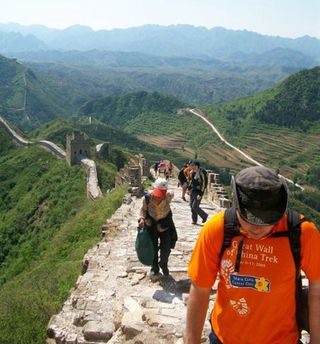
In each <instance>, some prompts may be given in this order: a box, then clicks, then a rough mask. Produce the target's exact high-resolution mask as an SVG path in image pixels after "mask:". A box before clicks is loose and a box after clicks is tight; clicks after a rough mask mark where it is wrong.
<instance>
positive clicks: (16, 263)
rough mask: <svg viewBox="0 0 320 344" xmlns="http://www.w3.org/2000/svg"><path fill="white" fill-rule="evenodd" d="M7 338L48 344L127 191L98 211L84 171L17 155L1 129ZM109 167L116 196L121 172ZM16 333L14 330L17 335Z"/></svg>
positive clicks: (2, 297) (3, 330)
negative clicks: (53, 323)
mask: <svg viewBox="0 0 320 344" xmlns="http://www.w3.org/2000/svg"><path fill="white" fill-rule="evenodd" d="M0 143H1V145H0V219H1V221H0V276H1V277H0V338H1V343H3V344H12V343H24V344H30V343H43V342H44V341H45V337H46V331H45V329H46V325H47V323H48V321H49V318H50V316H51V315H52V314H54V313H56V312H57V311H58V310H59V309H60V308H61V306H62V303H63V302H64V300H65V298H66V296H67V293H68V291H69V289H70V288H71V286H73V285H74V283H75V281H76V279H77V277H78V275H79V273H80V269H81V260H82V257H83V255H84V254H85V252H86V251H87V250H88V249H89V248H90V247H92V245H93V244H94V243H95V242H96V241H97V240H98V239H99V236H100V233H99V228H100V227H101V225H102V224H103V223H104V222H105V220H106V218H108V217H110V216H111V215H112V213H113V212H114V211H115V209H117V208H118V207H119V205H120V204H121V202H122V197H123V195H124V193H125V190H124V189H119V190H114V191H113V192H112V193H109V194H108V195H107V196H105V197H103V198H102V199H100V200H98V201H96V202H95V203H92V202H90V201H88V200H87V199H86V191H85V188H86V176H85V172H84V170H83V169H82V168H81V167H80V166H73V167H69V166H68V165H67V163H66V161H63V160H58V159H57V158H56V157H55V156H53V155H52V154H50V153H48V152H46V151H44V150H43V149H40V148H36V147H17V146H16V145H15V144H14V143H13V141H12V139H11V138H10V137H9V136H8V134H7V133H6V131H5V130H4V129H3V128H2V127H0ZM100 164H101V165H102V166H103V169H104V173H105V174H107V175H108V178H107V179H106V178H105V179H104V182H105V183H109V185H105V189H111V188H112V187H113V183H114V177H115V173H116V168H114V167H112V165H111V163H110V162H109V163H108V164H105V163H103V162H100ZM13 329H14V330H13Z"/></svg>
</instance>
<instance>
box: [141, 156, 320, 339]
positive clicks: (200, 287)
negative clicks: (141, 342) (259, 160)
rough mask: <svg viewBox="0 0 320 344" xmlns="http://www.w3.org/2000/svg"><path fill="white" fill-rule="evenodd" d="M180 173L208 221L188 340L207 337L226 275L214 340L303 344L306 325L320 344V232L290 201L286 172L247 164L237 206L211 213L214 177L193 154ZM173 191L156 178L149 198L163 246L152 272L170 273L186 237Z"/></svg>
mask: <svg viewBox="0 0 320 344" xmlns="http://www.w3.org/2000/svg"><path fill="white" fill-rule="evenodd" d="M181 171H182V173H183V174H181V175H180V173H181ZM178 179H179V185H180V186H181V187H182V198H183V199H184V200H186V198H185V197H186V194H188V195H189V197H190V207H191V217H192V223H193V224H196V223H197V220H198V217H200V218H201V219H202V223H204V226H203V227H202V229H201V232H200V234H199V236H198V239H197V241H196V243H195V247H194V250H193V253H192V255H191V257H190V261H189V263H188V275H189V277H190V279H191V288H190V295H189V299H188V305H187V316H186V329H185V333H184V343H186V344H199V343H200V342H201V336H202V330H203V326H204V321H205V319H206V315H207V310H208V305H209V300H210V295H211V294H212V287H213V285H214V283H215V281H216V280H218V289H217V295H216V299H215V302H214V308H213V311H212V312H211V315H210V323H211V330H212V331H211V333H210V336H209V342H210V343H211V344H221V343H223V344H245V343H246V344H247V343H248V344H251V343H252V344H253V343H255V344H257V343H258V344H296V343H302V342H301V339H300V333H301V330H302V329H306V330H308V332H309V333H310V343H311V344H320V233H319V231H318V229H317V227H316V225H315V224H314V223H313V222H311V221H309V220H308V219H306V218H305V217H304V216H303V215H300V214H298V213H296V212H294V211H293V210H291V209H289V208H288V200H289V193H288V187H287V184H286V181H285V180H284V179H283V177H281V176H280V175H279V174H278V173H277V172H276V171H274V170H273V169H270V168H266V167H262V166H254V167H249V168H246V169H244V170H242V171H240V172H239V173H237V174H236V175H235V176H233V177H232V181H231V186H232V197H233V207H232V208H228V209H226V210H225V211H221V212H220V213H218V214H216V215H214V216H213V217H212V218H211V219H210V220H209V221H207V219H208V214H207V213H206V212H205V211H204V210H203V209H201V207H200V203H201V200H202V197H203V195H204V191H205V188H206V186H207V177H206V173H205V172H204V170H203V169H202V168H201V167H200V163H199V161H197V160H191V161H189V163H188V164H186V165H185V166H184V167H183V168H182V169H181V170H180V172H179V177H178ZM172 198H173V192H172V191H169V190H168V181H167V180H166V179H163V178H158V179H156V181H155V183H154V185H153V190H152V192H151V193H150V194H147V195H145V197H144V198H143V205H142V208H141V212H140V218H139V220H138V221H139V226H141V227H144V228H145V229H146V230H147V231H149V233H150V235H151V237H152V240H153V244H154V250H155V252H156V255H155V258H154V260H153V264H152V267H151V275H157V274H158V273H159V271H160V268H161V270H162V273H163V275H165V276H168V275H169V269H168V259H169V255H170V251H171V249H172V248H174V246H175V243H176V241H177V239H178V236H177V231H176V228H175V225H174V222H173V218H172V211H171V208H170V202H171V200H172ZM159 241H160V245H159ZM158 250H159V251H160V260H159V258H158ZM300 269H301V270H303V271H304V273H305V275H306V277H307V279H308V280H309V287H308V301H307V303H306V305H304V306H308V307H307V308H308V310H307V314H308V322H307V323H308V326H307V327H306V326H305V325H304V324H303V325H302V320H303V319H302V315H303V314H305V313H304V312H303V310H302V308H301V307H303V304H302V287H301V275H300ZM301 319H302V320H301ZM303 326H304V327H303Z"/></svg>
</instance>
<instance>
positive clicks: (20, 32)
mask: <svg viewBox="0 0 320 344" xmlns="http://www.w3.org/2000/svg"><path fill="white" fill-rule="evenodd" d="M0 32H1V36H0V52H1V53H10V52H18V51H20V52H26V51H43V50H79V51H88V50H93V49H97V50H105V51H122V52H140V53H145V54H150V55H156V56H184V57H193V58H194V57H200V58H208V57H209V58H218V59H223V60H226V59H227V60H230V61H232V60H233V59H234V58H237V56H239V53H244V54H262V53H265V52H268V51H272V50H273V49H276V48H283V49H291V50H295V51H299V52H300V53H303V54H305V55H306V56H309V57H310V58H312V59H314V60H315V63H318V62H319V60H320V40H319V39H317V38H313V37H309V36H303V37H299V38H296V39H291V38H283V37H278V36H277V37H274V36H266V35H262V34H258V33H256V32H251V31H247V30H228V29H225V28H222V27H214V28H212V29H207V28H204V27H194V26H191V25H170V26H159V25H144V26H140V27H133V28H128V29H113V30H100V31H93V30H92V29H91V28H90V27H87V26H81V25H75V26H71V27H68V28H66V29H64V30H58V29H49V28H47V27H45V26H40V25H31V26H22V25H19V24H0ZM13 34H14V35H15V40H16V41H17V40H19V45H18V46H14V45H13V43H12V37H13V36H12V35H13ZM6 37H8V38H6Z"/></svg>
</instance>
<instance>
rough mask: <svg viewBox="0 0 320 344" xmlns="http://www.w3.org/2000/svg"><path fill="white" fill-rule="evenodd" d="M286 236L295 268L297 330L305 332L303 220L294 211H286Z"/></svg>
mask: <svg viewBox="0 0 320 344" xmlns="http://www.w3.org/2000/svg"><path fill="white" fill-rule="evenodd" d="M287 215H288V235H289V242H290V248H291V253H292V256H293V260H294V264H295V267H296V319H297V324H298V328H299V330H300V331H301V330H302V329H304V330H306V329H307V328H306V326H305V325H306V321H305V319H304V316H306V314H304V312H303V310H304V309H305V306H307V305H304V303H305V302H306V300H305V298H304V297H303V290H302V278H301V267H300V261H301V223H302V222H304V221H305V218H301V217H300V215H299V213H297V212H296V211H294V210H291V209H288V213H287Z"/></svg>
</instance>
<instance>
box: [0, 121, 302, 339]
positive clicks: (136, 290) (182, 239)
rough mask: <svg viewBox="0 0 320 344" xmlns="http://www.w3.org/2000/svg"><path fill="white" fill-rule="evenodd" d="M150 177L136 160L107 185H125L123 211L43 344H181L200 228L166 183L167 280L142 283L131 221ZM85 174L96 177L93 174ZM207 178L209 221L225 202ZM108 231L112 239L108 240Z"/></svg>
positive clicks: (90, 255) (144, 271) (173, 185)
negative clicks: (169, 220) (169, 214)
mask: <svg viewBox="0 0 320 344" xmlns="http://www.w3.org/2000/svg"><path fill="white" fill-rule="evenodd" d="M0 125H2V126H4V127H5V128H6V130H7V131H8V132H9V133H10V134H11V135H12V136H13V138H14V139H15V140H16V141H17V142H18V143H19V144H24V145H25V144H27V145H39V146H41V147H43V148H45V149H47V150H49V151H50V152H52V153H53V154H55V155H56V156H57V157H58V158H60V159H65V158H66V153H65V152H64V151H63V150H61V149H60V148H59V147H58V146H56V145H55V144H53V143H51V142H49V141H38V142H31V141H27V140H25V139H23V138H22V137H21V136H20V135H18V134H17V133H16V132H15V131H14V130H12V129H11V128H10V126H9V125H8V124H7V123H6V121H5V120H4V119H2V118H1V117H0ZM100 148H101V147H100ZM88 160H90V159H88ZM91 161H92V160H91ZM81 163H82V164H84V165H85V166H86V170H87V172H88V184H89V180H91V181H92V180H93V184H94V185H97V179H92V177H91V178H90V173H91V172H90V168H92V166H91V167H90V163H89V162H88V161H87V162H84V161H81ZM94 167H95V166H94ZM88 169H89V171H88ZM91 171H92V170H91ZM150 173H151V170H150V163H149V162H148V161H147V160H146V159H145V158H144V157H143V156H142V155H138V156H134V157H132V159H131V160H130V161H129V163H128V165H126V166H125V167H124V168H123V169H121V170H120V171H119V173H118V174H117V177H116V181H115V184H116V185H121V184H128V185H129V191H130V192H129V193H128V194H127V195H126V196H125V198H124V202H123V205H122V206H121V207H120V208H119V209H118V210H117V211H116V212H115V214H114V215H113V216H112V218H111V219H109V220H107V221H106V223H105V224H104V225H103V226H102V228H101V233H102V240H101V241H100V242H98V243H97V244H96V245H95V246H94V247H93V248H92V249H91V250H89V251H88V252H87V254H86V255H85V257H84V258H83V269H82V273H81V275H80V276H79V278H78V280H77V282H76V285H75V286H74V288H72V289H71V290H70V294H69V297H68V299H67V300H66V302H65V303H64V306H63V308H62V310H61V311H60V312H59V313H58V314H56V315H54V316H52V318H51V320H50V322H49V324H48V330H47V333H48V338H47V341H46V342H47V344H102V343H110V344H121V343H129V344H149V343H150V344H155V343H159V344H182V343H183V332H184V327H185V316H186V304H187V300H188V292H189V288H190V280H189V279H188V276H187V265H188V261H189V259H190V255H191V252H192V249H193V246H194V244H195V241H196V238H197V236H198V234H199V231H200V229H201V226H200V225H192V224H191V216H190V207H189V204H188V202H185V201H183V200H182V199H181V197H180V196H181V189H178V187H177V180H176V179H175V178H171V179H170V181H169V185H170V189H172V190H174V192H175V198H174V200H173V202H172V211H173V216H174V222H175V224H176V227H177V232H178V242H177V244H176V247H175V249H174V250H172V252H171V255H170V259H169V270H170V276H169V277H166V276H162V275H161V274H160V275H159V276H158V277H157V278H156V279H150V277H149V275H148V272H149V267H146V266H143V265H142V264H141V263H140V262H139V261H138V259H137V257H136V253H135V237H136V232H137V230H136V228H137V218H138V214H139V210H140V208H141V205H142V199H141V195H142V194H143V191H144V190H143V186H142V183H143V181H144V180H145V179H146V178H147V176H148V175H149V174H150ZM93 174H95V176H96V172H95V173H94V169H93ZM208 179H209V183H208V190H207V195H206V199H204V201H203V203H202V204H203V208H204V209H205V210H206V211H207V212H208V213H209V214H210V217H212V216H213V215H214V214H216V213H217V212H219V211H221V210H223V209H224V208H226V207H229V206H230V204H231V203H230V201H229V199H228V197H227V195H226V193H225V191H224V188H223V186H222V185H220V183H219V176H218V175H217V174H214V173H212V172H211V171H209V173H208ZM92 190H93V189H92ZM95 192H96V193H95V195H96V196H93V195H94V193H93V192H92V191H90V192H89V186H88V193H90V194H91V196H90V197H91V198H96V197H99V196H100V195H101V194H100V193H99V191H97V189H96V191H95ZM115 231H116V233H117V234H116V235H115V236H110V235H109V233H111V232H112V233H114V232H115ZM215 293H216V285H215V286H214V287H213V291H212V295H211V298H210V306H209V310H208V318H209V312H210V310H211V309H212V307H213V303H214V300H215ZM209 332H210V325H209V322H208V321H206V323H205V326H204V330H203V333H202V342H206V341H207V336H208V333H209ZM303 343H308V338H307V336H306V337H305V338H304V339H303Z"/></svg>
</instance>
